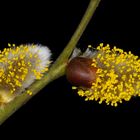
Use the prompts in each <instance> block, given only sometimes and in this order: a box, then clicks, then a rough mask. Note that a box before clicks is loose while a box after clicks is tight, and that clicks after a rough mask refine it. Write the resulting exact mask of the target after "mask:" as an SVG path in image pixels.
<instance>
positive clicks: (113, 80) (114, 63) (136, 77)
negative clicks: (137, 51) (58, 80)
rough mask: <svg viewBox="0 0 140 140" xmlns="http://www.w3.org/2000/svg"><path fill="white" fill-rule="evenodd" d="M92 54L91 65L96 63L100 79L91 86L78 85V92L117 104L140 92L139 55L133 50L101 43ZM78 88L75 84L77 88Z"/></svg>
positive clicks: (81, 94)
mask: <svg viewBox="0 0 140 140" xmlns="http://www.w3.org/2000/svg"><path fill="white" fill-rule="evenodd" d="M96 50H97V54H96V55H94V57H93V63H92V64H91V66H94V67H95V66H96V67H97V68H98V70H97V72H96V73H97V79H96V82H95V83H93V84H92V86H91V88H86V89H85V88H82V87H77V89H78V94H79V95H80V96H84V97H85V100H96V101H99V103H100V104H101V103H102V102H105V103H106V104H107V105H111V106H117V105H118V103H122V101H129V100H130V99H131V97H132V96H140V59H139V57H138V56H135V55H133V54H132V53H131V52H130V51H129V52H128V53H127V52H124V51H123V50H122V49H119V48H116V47H114V48H112V49H111V48H110V46H109V45H108V44H107V45H106V46H103V43H101V44H100V45H99V46H98V47H97V48H96ZM75 89H76V88H75Z"/></svg>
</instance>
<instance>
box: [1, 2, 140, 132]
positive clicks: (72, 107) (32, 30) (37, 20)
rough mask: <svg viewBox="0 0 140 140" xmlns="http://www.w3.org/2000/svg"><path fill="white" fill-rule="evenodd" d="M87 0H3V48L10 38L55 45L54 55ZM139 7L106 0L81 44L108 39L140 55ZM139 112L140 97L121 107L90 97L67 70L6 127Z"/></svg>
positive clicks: (73, 25)
mask: <svg viewBox="0 0 140 140" xmlns="http://www.w3.org/2000/svg"><path fill="white" fill-rule="evenodd" d="M88 2H89V1H88V0H79V1H78V0H77V1H76V0H68V1H63V0H59V1H57V0H53V1H51V0H48V1H44V2H42V1H37V2H32V3H29V2H25V1H24V2H21V1H19V2H16V5H14V4H13V2H11V3H10V2H8V3H6V4H4V7H5V8H3V5H1V7H2V8H3V9H1V12H0V17H1V18H0V48H1V49H3V48H4V47H7V44H8V43H15V44H17V45H19V44H24V43H40V44H43V45H47V46H48V47H49V48H50V49H51V50H52V52H53V55H52V59H53V60H54V61H55V59H56V58H57V57H58V55H59V54H60V53H61V51H62V50H63V49H64V47H65V45H66V44H67V42H68V41H69V39H70V37H71V36H72V34H73V32H74V31H75V29H76V27H77V25H78V24H79V22H80V19H81V18H82V15H83V14H84V11H85V10H86V7H87V5H88ZM139 12H140V11H139V8H138V1H137V2H136V1H135V2H133V1H131V0H130V1H129V0H101V3H100V5H99V7H98V9H97V10H96V13H95V14H94V16H93V18H92V20H91V21H90V23H89V25H88V27H87V28H86V31H85V32H84V34H83V36H82V37H81V39H80V41H79V42H78V45H77V46H78V47H80V48H83V49H85V48H86V47H87V46H88V45H89V44H92V45H93V46H97V45H98V44H99V43H100V42H103V43H105V44H106V43H109V44H110V45H112V46H113V45H116V46H117V47H119V48H122V49H124V50H125V51H129V50H130V51H132V52H133V53H134V54H136V55H139V56H140V47H139V21H138V20H139ZM139 112H140V98H139V97H137V98H132V99H131V100H130V101H129V102H123V103H122V104H120V105H119V106H118V107H117V108H115V107H110V106H107V105H106V104H101V105H100V104H98V103H97V102H95V101H90V102H85V101H84V98H82V97H79V96H78V95H77V94H76V92H75V91H73V90H72V89H71V85H70V84H69V83H68V82H67V80H66V78H65V76H63V77H61V78H59V79H57V80H55V81H54V82H52V83H50V84H49V85H47V86H46V87H45V88H44V89H42V90H41V91H40V93H39V94H37V95H36V96H35V97H33V98H32V99H31V100H30V101H29V102H28V103H27V104H26V105H24V106H23V107H21V108H20V109H19V110H18V111H17V112H16V113H14V114H13V115H12V116H11V117H10V118H9V119H7V120H6V121H5V123H3V125H2V126H1V127H3V129H4V128H5V129H8V128H13V127H14V128H15V131H16V130H18V128H21V127H27V128H28V127H32V126H33V127H36V126H37V125H39V126H40V127H44V126H45V127H46V128H49V129H50V127H51V126H53V128H52V129H51V130H52V131H54V129H55V127H56V124H57V123H59V125H61V123H65V124H67V123H70V122H71V121H73V120H79V119H82V123H83V122H86V121H88V119H89V118H91V117H93V118H92V119H89V120H90V121H93V122H94V121H95V117H98V116H100V117H101V116H102V115H103V114H104V115H106V114H113V115H114V116H115V115H116V114H119V113H123V114H127V115H128V116H129V113H139ZM83 116H86V117H83ZM87 117H88V119H84V118H87ZM101 118H102V117H101ZM102 119H103V118H102ZM95 122H96V121H95Z"/></svg>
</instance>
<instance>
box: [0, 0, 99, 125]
mask: <svg viewBox="0 0 140 140" xmlns="http://www.w3.org/2000/svg"><path fill="white" fill-rule="evenodd" d="M100 1H101V0H90V3H89V5H88V8H87V10H86V12H85V14H84V16H83V18H82V20H81V22H80V24H79V26H78V27H77V29H76V31H75V33H74V34H73V36H72V38H71V39H70V41H69V43H68V44H67V45H66V47H65V49H64V50H63V52H62V53H61V54H60V56H59V57H58V59H57V60H56V61H55V63H54V64H53V65H52V67H51V68H50V70H49V72H48V73H47V74H46V75H45V76H44V77H43V78H42V79H41V80H39V81H36V82H35V83H33V84H32V85H31V86H30V87H29V88H28V89H29V90H31V91H32V93H33V95H32V96H29V95H28V94H26V91H25V92H24V93H23V94H22V95H20V96H18V97H17V98H16V99H14V100H13V101H11V102H10V103H9V104H6V105H5V106H4V107H3V108H0V124H2V123H3V122H4V121H5V120H6V119H7V118H8V117H10V116H11V115H12V114H13V113H14V112H15V111H16V110H18V109H19V108H20V107H21V106H22V105H23V104H25V103H26V102H27V101H28V100H30V99H31V98H32V97H33V96H34V95H36V94H37V93H38V92H39V91H40V90H41V89H42V88H44V87H45V86H46V85H47V84H48V83H50V82H52V81H53V80H55V79H57V78H59V77H61V76H63V75H64V74H65V68H66V65H67V61H68V58H69V56H70V55H71V53H72V51H73V49H74V47H75V46H76V44H77V42H78V41H79V39H80V37H81V36H82V34H83V32H84V30H85V29H86V27H87V25H88V23H89V21H90V19H91V17H92V15H93V14H94V12H95V10H96V8H97V6H98V4H99V3H100Z"/></svg>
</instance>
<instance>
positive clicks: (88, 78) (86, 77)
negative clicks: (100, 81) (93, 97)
mask: <svg viewBox="0 0 140 140" xmlns="http://www.w3.org/2000/svg"><path fill="white" fill-rule="evenodd" d="M92 63H93V62H92V59H90V58H84V57H75V58H73V59H72V60H71V61H70V62H69V63H68V66H67V68H66V77H67V79H68V81H69V82H70V83H71V84H73V85H75V86H82V87H91V85H92V83H93V82H95V80H96V71H97V68H96V67H93V66H91V64H92Z"/></svg>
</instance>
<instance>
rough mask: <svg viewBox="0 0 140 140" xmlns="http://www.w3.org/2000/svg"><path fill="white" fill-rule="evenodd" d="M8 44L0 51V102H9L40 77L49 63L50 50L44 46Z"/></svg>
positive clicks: (29, 92)
mask: <svg viewBox="0 0 140 140" xmlns="http://www.w3.org/2000/svg"><path fill="white" fill-rule="evenodd" d="M8 46H9V48H5V49H4V50H3V51H0V104H4V103H8V102H10V101H11V100H13V99H14V97H15V96H17V95H19V94H20V93H21V92H23V91H24V90H25V88H27V87H29V86H30V85H31V84H32V83H33V82H34V81H35V80H36V79H41V77H42V76H43V73H44V72H46V71H48V67H49V65H50V57H51V51H50V50H49V49H48V47H46V46H42V45H38V44H37V45H35V44H27V45H20V46H15V44H13V45H11V44H8ZM27 93H28V94H30V95H31V94H32V93H31V91H27Z"/></svg>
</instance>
